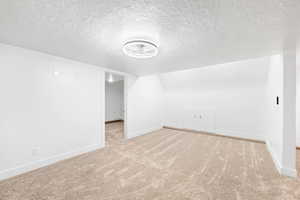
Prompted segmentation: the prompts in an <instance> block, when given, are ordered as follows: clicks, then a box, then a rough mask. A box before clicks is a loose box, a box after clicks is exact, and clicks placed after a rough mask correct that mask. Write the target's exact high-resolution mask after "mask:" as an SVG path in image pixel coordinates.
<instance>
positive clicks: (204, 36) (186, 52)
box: [0, 0, 300, 75]
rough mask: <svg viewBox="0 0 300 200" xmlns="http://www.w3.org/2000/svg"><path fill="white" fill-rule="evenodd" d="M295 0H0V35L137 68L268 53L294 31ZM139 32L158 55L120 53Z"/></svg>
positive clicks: (299, 12) (148, 70) (298, 9)
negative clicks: (143, 56)
mask: <svg viewBox="0 0 300 200" xmlns="http://www.w3.org/2000/svg"><path fill="white" fill-rule="evenodd" d="M299 19H300V0H1V1H0V30H1V31H0V42H3V43H7V44H12V45H17V46H21V47H25V48H30V49H34V50H39V51H42V52H46V53H50V54H53V55H57V56H62V57H66V58H71V59H74V60H78V61H82V62H86V63H90V64H95V65H99V66H101V67H107V68H111V69H114V70H119V71H123V72H129V73H134V74H138V75H144V74H152V73H158V72H166V71H174V70H181V69H187V68H195V67H201V66H205V65H212V64H217V63H224V62H229V61H235V60H241V59H248V58H254V57H259V56H265V55H270V54H273V53H276V52H278V51H280V49H281V48H282V47H283V46H284V45H285V44H293V43H294V42H295V40H296V39H297V37H298V35H299V28H300V24H299V21H300V20H299ZM132 38H134V39H137V38H138V39H140V38H142V39H143V38H145V39H149V40H151V41H153V42H155V43H156V44H157V45H158V46H159V55H158V56H157V57H155V58H151V59H144V60H141V59H135V58H129V57H126V56H125V55H123V52H122V46H123V44H124V42H126V41H127V40H128V39H132Z"/></svg>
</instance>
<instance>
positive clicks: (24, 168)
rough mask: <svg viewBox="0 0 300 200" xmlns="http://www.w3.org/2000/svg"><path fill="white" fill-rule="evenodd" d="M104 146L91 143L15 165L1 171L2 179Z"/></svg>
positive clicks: (0, 176) (0, 178)
mask: <svg viewBox="0 0 300 200" xmlns="http://www.w3.org/2000/svg"><path fill="white" fill-rule="evenodd" d="M103 147H104V146H103V145H99V144H96V145H90V146H87V147H84V148H81V149H78V150H76V151H72V152H67V153H63V154H59V155H56V156H53V157H50V158H46V159H42V160H38V161H35V162H31V163H26V164H24V165H21V166H18V167H15V168H11V169H6V170H3V171H0V180H4V179H7V178H11V177H13V176H16V175H20V174H23V173H26V172H30V171H32V170H35V169H38V168H41V167H45V166H48V165H51V164H54V163H56V162H58V161H61V160H65V159H68V158H71V157H74V156H78V155H80V154H83V153H87V152H91V151H95V150H97V149H101V148H103Z"/></svg>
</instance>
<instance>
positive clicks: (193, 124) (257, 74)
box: [161, 58, 269, 140]
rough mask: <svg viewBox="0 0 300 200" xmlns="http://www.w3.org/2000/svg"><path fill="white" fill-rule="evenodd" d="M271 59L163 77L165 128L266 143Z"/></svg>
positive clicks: (211, 67) (198, 69) (242, 62)
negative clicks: (212, 133) (265, 112)
mask: <svg viewBox="0 0 300 200" xmlns="http://www.w3.org/2000/svg"><path fill="white" fill-rule="evenodd" d="M268 66H269V59H268V58H259V59H253V60H246V61H241V62H234V63H228V64H222V65H215V66H209V67H206V68H197V69H191V70H185V71H178V72H171V73H166V74H163V75H161V80H162V84H163V87H164V90H165V105H166V117H165V119H164V125H166V126H171V127H176V128H187V129H194V130H200V131H207V132H214V133H218V134H224V135H228V136H237V137H242V138H250V139H258V140H264V139H265V138H264V133H265V126H264V108H265V107H264V106H265V105H264V103H265V102H264V100H265V84H266V80H267V72H268Z"/></svg>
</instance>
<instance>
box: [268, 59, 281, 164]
mask: <svg viewBox="0 0 300 200" xmlns="http://www.w3.org/2000/svg"><path fill="white" fill-rule="evenodd" d="M282 74H283V57H282V55H274V56H271V57H270V67H269V73H268V82H267V90H266V92H267V93H266V94H267V96H266V102H267V104H266V119H267V121H266V134H267V135H266V136H267V138H266V141H267V145H268V148H269V150H270V152H271V154H272V156H273V160H274V162H275V164H276V166H277V167H278V168H280V167H279V166H280V165H281V164H280V163H281V162H282V151H283V150H282V149H283V140H282V139H283V132H282V130H283V107H282V106H283V104H282V101H283V75H282ZM277 96H278V97H279V105H277V102H276V98H277Z"/></svg>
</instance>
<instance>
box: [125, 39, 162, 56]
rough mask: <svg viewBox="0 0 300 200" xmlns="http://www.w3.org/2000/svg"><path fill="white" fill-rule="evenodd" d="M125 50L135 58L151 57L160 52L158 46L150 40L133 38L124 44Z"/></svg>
mask: <svg viewBox="0 0 300 200" xmlns="http://www.w3.org/2000/svg"><path fill="white" fill-rule="evenodd" d="M123 52H124V53H125V54H126V55H127V56H130V57H134V58H151V57H154V56H156V55H157V54H158V48H157V46H156V45H155V44H154V43H152V42H149V41H145V40H132V41H129V42H126V43H125V44H124V46H123Z"/></svg>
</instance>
